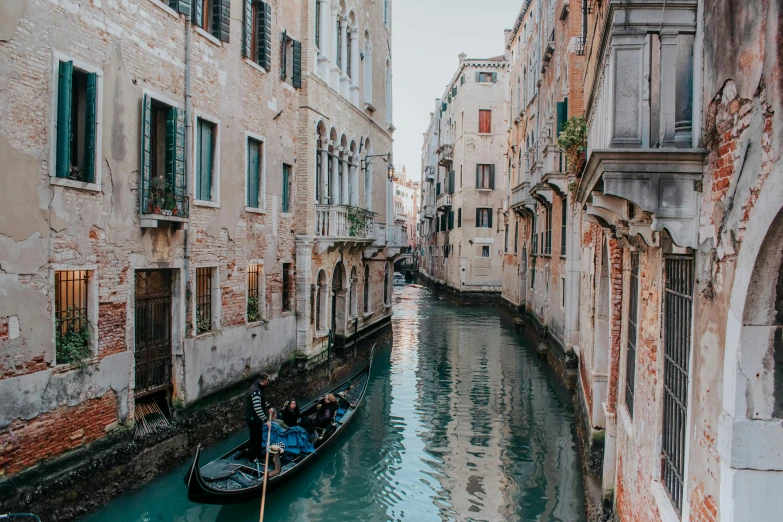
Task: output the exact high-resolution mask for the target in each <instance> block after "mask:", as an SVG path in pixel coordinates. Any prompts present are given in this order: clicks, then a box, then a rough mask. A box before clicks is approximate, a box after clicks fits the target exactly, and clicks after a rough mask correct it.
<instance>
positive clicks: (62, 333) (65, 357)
mask: <svg viewBox="0 0 783 522" xmlns="http://www.w3.org/2000/svg"><path fill="white" fill-rule="evenodd" d="M87 280H88V272H87V271H86V270H65V271H58V272H55V273H54V309H55V313H54V318H55V328H56V343H55V346H56V349H55V357H56V361H57V363H58V364H68V363H74V362H77V360H79V359H83V358H85V357H86V356H89V340H90V339H89V329H88V323H87Z"/></svg>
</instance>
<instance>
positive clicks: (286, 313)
mask: <svg viewBox="0 0 783 522" xmlns="http://www.w3.org/2000/svg"><path fill="white" fill-rule="evenodd" d="M292 315H296V312H295V311H294V310H283V311H281V312H280V317H281V318H284V317H291V316H292Z"/></svg>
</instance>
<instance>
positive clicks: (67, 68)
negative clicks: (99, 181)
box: [55, 61, 73, 178]
mask: <svg viewBox="0 0 783 522" xmlns="http://www.w3.org/2000/svg"><path fill="white" fill-rule="evenodd" d="M72 87H73V62H70V61H69V62H60V76H59V79H58V82H57V149H56V150H57V152H56V165H55V175H56V176H57V177H58V178H67V177H68V176H70V175H71V89H72Z"/></svg>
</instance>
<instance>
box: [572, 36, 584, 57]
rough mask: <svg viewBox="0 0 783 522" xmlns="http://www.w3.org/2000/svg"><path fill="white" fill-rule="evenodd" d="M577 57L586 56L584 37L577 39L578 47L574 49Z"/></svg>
mask: <svg viewBox="0 0 783 522" xmlns="http://www.w3.org/2000/svg"><path fill="white" fill-rule="evenodd" d="M574 51H575V52H576V55H577V56H584V55H585V38H584V36H578V37H577V38H576V46H575V48H574Z"/></svg>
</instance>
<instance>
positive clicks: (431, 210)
mask: <svg viewBox="0 0 783 522" xmlns="http://www.w3.org/2000/svg"><path fill="white" fill-rule="evenodd" d="M422 213H423V214H424V217H425V218H426V219H432V218H434V217H435V205H424V209H423V212H422Z"/></svg>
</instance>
